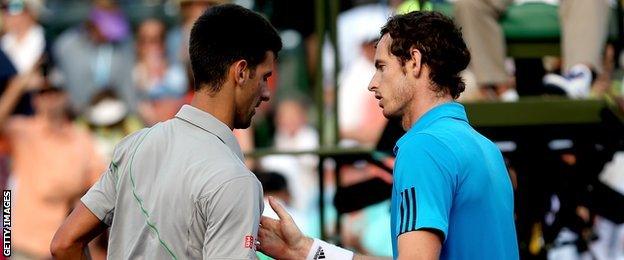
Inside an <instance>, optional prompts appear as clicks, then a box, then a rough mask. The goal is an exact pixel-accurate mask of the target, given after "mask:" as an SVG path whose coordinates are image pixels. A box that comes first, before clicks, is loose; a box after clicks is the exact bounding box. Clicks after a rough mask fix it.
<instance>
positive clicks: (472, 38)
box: [455, 0, 609, 100]
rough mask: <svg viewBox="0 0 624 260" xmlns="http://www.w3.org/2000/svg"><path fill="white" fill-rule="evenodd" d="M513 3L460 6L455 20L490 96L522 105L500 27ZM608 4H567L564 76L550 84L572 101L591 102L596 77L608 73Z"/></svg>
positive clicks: (582, 0) (482, 1) (579, 0)
mask: <svg viewBox="0 0 624 260" xmlns="http://www.w3.org/2000/svg"><path fill="white" fill-rule="evenodd" d="M510 4H511V0H458V1H457V2H456V3H455V17H456V19H457V21H458V23H459V24H460V25H461V27H462V29H463V34H464V39H465V40H466V43H467V44H468V46H469V48H470V50H471V52H472V53H473V56H474V57H475V58H474V59H472V62H471V64H470V69H471V70H472V71H473V72H474V73H475V76H476V80H477V84H478V85H480V87H481V90H482V92H483V93H484V94H485V95H486V96H488V95H489V94H487V93H488V92H489V90H490V89H493V90H495V92H496V93H495V96H496V97H497V98H500V99H503V100H514V99H517V92H515V90H514V89H512V88H511V87H510V83H509V77H508V75H507V72H506V71H505V38H504V36H503V31H502V28H501V26H500V24H498V21H497V20H498V19H499V18H500V17H501V16H502V15H503V13H504V12H505V10H506V9H507V7H508V6H509V5H510ZM608 13H609V4H608V1H607V0H596V1H586V0H561V1H560V6H559V18H560V21H561V29H562V32H561V45H562V52H563V60H564V66H563V67H564V68H563V69H564V75H563V77H556V76H554V75H550V76H547V77H545V78H544V81H545V83H546V84H547V85H554V86H557V87H560V88H562V89H563V90H564V91H565V92H566V93H567V95H568V96H570V97H572V98H585V97H588V96H589V92H590V88H591V84H592V81H593V79H595V78H596V77H595V74H596V73H599V72H601V71H602V68H601V54H602V50H603V47H604V44H605V41H606V36H607V28H608V27H607V23H608V17H609V16H608Z"/></svg>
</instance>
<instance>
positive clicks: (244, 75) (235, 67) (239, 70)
mask: <svg viewBox="0 0 624 260" xmlns="http://www.w3.org/2000/svg"><path fill="white" fill-rule="evenodd" d="M248 66H249V64H248V63H247V61H246V60H239V61H236V62H234V64H232V66H231V67H230V73H231V74H232V76H233V77H234V82H236V84H238V85H243V84H244V83H245V81H247V79H249V67H248Z"/></svg>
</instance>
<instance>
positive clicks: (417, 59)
mask: <svg viewBox="0 0 624 260" xmlns="http://www.w3.org/2000/svg"><path fill="white" fill-rule="evenodd" d="M406 65H407V70H408V73H412V75H414V77H416V78H418V77H420V74H421V72H422V53H421V52H420V50H418V49H417V48H416V47H411V48H410V60H408V61H407V64H406Z"/></svg>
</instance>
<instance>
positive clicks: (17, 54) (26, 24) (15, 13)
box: [0, 0, 46, 115]
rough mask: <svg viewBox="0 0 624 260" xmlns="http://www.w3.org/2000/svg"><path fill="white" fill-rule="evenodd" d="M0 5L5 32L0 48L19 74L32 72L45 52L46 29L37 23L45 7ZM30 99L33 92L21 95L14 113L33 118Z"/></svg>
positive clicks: (23, 0) (19, 2)
mask: <svg viewBox="0 0 624 260" xmlns="http://www.w3.org/2000/svg"><path fill="white" fill-rule="evenodd" d="M0 6H1V7H2V19H3V21H4V24H3V29H4V32H5V34H4V35H3V36H2V38H1V39H0V45H1V46H0V47H1V49H2V51H3V52H4V53H5V54H6V55H7V56H8V58H9V60H10V61H11V63H12V64H13V65H14V67H15V69H16V70H17V73H19V74H26V73H29V72H30V71H31V70H33V69H34V68H35V65H36V64H37V62H39V61H40V60H41V59H42V57H43V56H44V54H45V52H46V40H45V36H44V30H43V27H41V25H40V24H39V23H38V21H37V18H38V17H39V14H40V13H41V11H42V9H43V5H42V3H41V1H40V0H15V1H9V0H2V1H0ZM30 98H31V95H30V93H25V94H24V95H22V97H21V98H20V100H19V102H18V103H17V105H16V106H15V109H14V113H17V114H23V115H31V114H32V112H33V111H32V107H31V101H30Z"/></svg>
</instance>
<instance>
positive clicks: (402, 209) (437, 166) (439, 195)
mask: <svg viewBox="0 0 624 260" xmlns="http://www.w3.org/2000/svg"><path fill="white" fill-rule="evenodd" d="M456 164H457V163H456V161H455V160H454V156H453V155H452V153H451V152H450V151H449V149H447V148H446V147H445V146H444V145H443V144H441V143H440V142H439V141H437V140H436V139H435V138H434V137H432V136H429V135H416V136H414V137H412V138H411V139H410V140H409V141H408V142H406V143H404V144H403V145H402V146H401V147H400V148H399V152H398V155H397V161H396V167H395V168H396V169H395V189H396V192H397V193H396V194H397V195H398V196H397V198H398V201H399V204H398V212H397V213H398V214H399V216H398V218H397V219H398V221H399V222H398V224H397V225H396V227H394V228H396V229H397V230H396V231H397V232H396V233H395V234H398V235H397V236H400V235H401V234H404V233H407V232H411V231H416V230H420V229H435V230H438V231H440V232H441V233H442V234H443V235H444V239H446V236H447V233H448V223H449V215H450V211H451V206H452V203H453V197H454V191H455V187H456V182H455V180H456V179H455V178H454V177H452V176H456V172H457V167H456Z"/></svg>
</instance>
